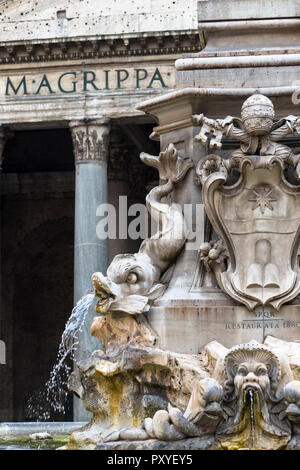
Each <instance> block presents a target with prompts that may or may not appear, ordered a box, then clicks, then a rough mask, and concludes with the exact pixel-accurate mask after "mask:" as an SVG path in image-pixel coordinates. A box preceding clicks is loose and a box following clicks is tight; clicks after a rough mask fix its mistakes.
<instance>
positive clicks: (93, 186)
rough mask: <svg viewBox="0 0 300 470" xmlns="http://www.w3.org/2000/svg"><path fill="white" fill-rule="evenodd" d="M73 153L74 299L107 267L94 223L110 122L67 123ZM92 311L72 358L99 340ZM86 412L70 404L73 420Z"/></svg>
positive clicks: (102, 199)
mask: <svg viewBox="0 0 300 470" xmlns="http://www.w3.org/2000/svg"><path fill="white" fill-rule="evenodd" d="M70 129H71V133H72V140H73V148H74V154H75V167H76V179H75V246H74V302H75V303H76V302H77V301H78V300H79V299H80V297H82V296H83V295H84V294H86V293H87V291H89V290H91V288H92V285H91V275H92V274H93V273H94V272H95V271H101V272H103V273H106V269H107V267H108V240H107V239H106V240H99V238H97V234H96V226H97V222H98V221H99V217H97V216H96V211H97V207H98V206H99V205H101V204H104V203H107V159H108V153H109V130H110V121H109V119H108V118H102V119H97V120H90V121H86V120H84V121H73V122H71V123H70ZM94 316H95V313H94V311H93V308H90V311H89V314H88V315H87V318H86V321H85V324H84V327H83V328H82V331H81V332H80V333H79V335H78V340H79V345H78V348H77V351H76V354H75V360H76V361H79V360H81V359H83V358H85V357H87V356H88V355H89V354H90V353H91V352H92V351H93V350H95V349H99V343H98V342H97V340H95V338H92V336H91V335H90V332H89V330H90V326H91V322H92V319H93V317H94ZM87 415H88V413H87V412H86V411H85V410H84V409H83V407H82V406H81V404H80V403H79V401H78V400H75V405H74V420H75V421H84V420H86V419H88V416H87Z"/></svg>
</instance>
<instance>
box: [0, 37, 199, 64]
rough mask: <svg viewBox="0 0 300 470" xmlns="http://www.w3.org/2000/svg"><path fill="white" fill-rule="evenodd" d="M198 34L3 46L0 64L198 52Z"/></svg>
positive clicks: (0, 47)
mask: <svg viewBox="0 0 300 470" xmlns="http://www.w3.org/2000/svg"><path fill="white" fill-rule="evenodd" d="M200 49H201V47H200V42H199V34H198V32H197V31H195V30H192V31H176V32H164V33H163V34H160V35H158V34H157V33H152V34H149V33H148V34H143V35H135V36H133V35H124V36H101V37H85V38H84V37H83V38H80V39H78V38H76V39H75V38H68V39H62V40H50V41H45V40H41V41H24V42H20V41H18V42H6V43H0V64H22V63H30V62H53V61H69V60H78V59H93V58H104V57H130V56H149V55H164V54H183V53H190V52H198V51H199V50H200Z"/></svg>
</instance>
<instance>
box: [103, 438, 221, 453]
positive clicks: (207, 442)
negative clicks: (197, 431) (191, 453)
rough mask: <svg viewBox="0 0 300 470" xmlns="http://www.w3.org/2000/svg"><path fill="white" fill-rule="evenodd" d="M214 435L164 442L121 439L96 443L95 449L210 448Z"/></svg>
mask: <svg viewBox="0 0 300 470" xmlns="http://www.w3.org/2000/svg"><path fill="white" fill-rule="evenodd" d="M214 442H215V438H214V436H205V437H194V438H190V439H183V440H181V441H175V442H166V441H158V440H156V439H150V440H149V441H123V442H120V441H119V442H106V443H100V444H97V446H96V448H95V450H212V448H213V445H214Z"/></svg>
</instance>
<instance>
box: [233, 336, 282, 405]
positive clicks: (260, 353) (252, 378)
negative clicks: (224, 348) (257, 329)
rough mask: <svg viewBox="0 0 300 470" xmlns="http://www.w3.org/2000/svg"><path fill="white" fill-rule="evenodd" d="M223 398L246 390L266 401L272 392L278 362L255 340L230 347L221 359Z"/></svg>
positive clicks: (276, 381) (277, 371)
mask: <svg viewBox="0 0 300 470" xmlns="http://www.w3.org/2000/svg"><path fill="white" fill-rule="evenodd" d="M224 366H225V373H226V375H227V377H228V380H227V382H226V388H227V396H228V397H230V396H234V397H237V396H241V395H244V394H245V393H247V392H248V391H249V390H252V391H253V392H258V393H259V395H260V396H261V397H264V398H266V397H267V396H270V395H271V394H273V393H274V392H275V391H276V388H277V384H278V379H279V374H280V363H279V359H278V358H277V356H276V355H275V354H274V353H273V352H272V351H271V350H270V349H268V348H267V347H266V346H263V345H261V344H259V343H257V342H256V341H251V342H250V343H247V344H241V345H239V346H235V347H233V348H232V349H231V350H230V351H229V352H228V353H227V355H226V356H225V359H224Z"/></svg>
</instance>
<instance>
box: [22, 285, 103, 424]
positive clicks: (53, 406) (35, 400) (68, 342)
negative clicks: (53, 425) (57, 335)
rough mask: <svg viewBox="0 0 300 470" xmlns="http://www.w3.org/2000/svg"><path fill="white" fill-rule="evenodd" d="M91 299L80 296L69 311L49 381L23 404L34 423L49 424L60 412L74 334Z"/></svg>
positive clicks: (65, 390) (78, 328)
mask: <svg viewBox="0 0 300 470" xmlns="http://www.w3.org/2000/svg"><path fill="white" fill-rule="evenodd" d="M94 298H95V295H94V294H93V293H89V294H87V295H85V296H83V297H82V298H81V299H80V300H79V301H78V302H77V304H76V306H75V307H74V308H73V310H72V313H71V315H70V318H69V320H68V321H67V323H66V326H65V329H64V332H63V334H62V337H61V342H60V345H59V348H58V353H57V360H56V363H55V365H54V366H53V368H52V371H51V372H50V377H49V380H48V381H47V382H46V384H45V388H44V390H42V391H39V392H38V393H36V394H33V395H32V396H31V397H30V399H29V400H28V402H27V409H28V412H29V414H30V415H31V417H32V418H35V419H36V420H37V421H46V420H49V419H50V417H51V413H52V412H59V413H62V412H64V407H65V400H66V396H67V393H68V392H67V381H68V377H69V374H70V372H71V366H70V365H69V364H68V362H70V359H71V360H72V359H74V353H75V351H76V346H77V345H78V342H79V341H78V333H79V332H80V331H82V328H83V325H84V322H85V319H86V316H87V313H88V311H89V307H90V306H91V304H92V302H93V300H94Z"/></svg>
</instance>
